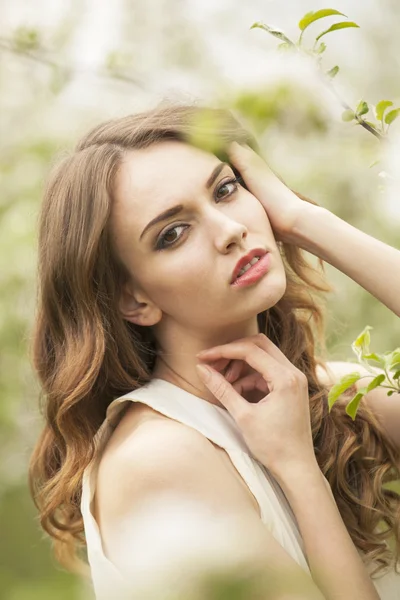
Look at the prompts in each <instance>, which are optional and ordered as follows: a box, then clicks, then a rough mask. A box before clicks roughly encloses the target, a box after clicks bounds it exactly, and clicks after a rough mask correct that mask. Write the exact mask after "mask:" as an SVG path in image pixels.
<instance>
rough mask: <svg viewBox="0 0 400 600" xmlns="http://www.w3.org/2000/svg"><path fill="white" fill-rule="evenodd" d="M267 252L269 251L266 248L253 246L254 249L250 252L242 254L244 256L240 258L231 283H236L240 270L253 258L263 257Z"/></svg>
mask: <svg viewBox="0 0 400 600" xmlns="http://www.w3.org/2000/svg"><path fill="white" fill-rule="evenodd" d="M266 252H267V251H266V250H264V248H253V250H250V252H248V253H247V254H246V255H245V256H242V258H241V259H240V260H238V262H237V264H236V267H235V268H234V269H233V273H232V278H231V283H234V281H235V280H236V278H237V276H238V274H239V271H240V270H241V269H242V268H243V267H245V266H246V265H247V264H248V263H249V262H250V261H251V260H252V259H253V258H255V257H256V256H259V257H262V256H264V254H265V253H266ZM258 262H260V261H258Z"/></svg>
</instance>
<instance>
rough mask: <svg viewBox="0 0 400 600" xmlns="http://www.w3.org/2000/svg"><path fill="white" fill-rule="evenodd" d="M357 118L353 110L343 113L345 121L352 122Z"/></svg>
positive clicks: (349, 109)
mask: <svg viewBox="0 0 400 600" xmlns="http://www.w3.org/2000/svg"><path fill="white" fill-rule="evenodd" d="M355 116H356V115H355V114H354V111H352V110H351V108H348V109H347V110H345V111H344V112H342V120H343V121H352V120H353V119H355Z"/></svg>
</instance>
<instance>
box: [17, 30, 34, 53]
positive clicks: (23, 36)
mask: <svg viewBox="0 0 400 600" xmlns="http://www.w3.org/2000/svg"><path fill="white" fill-rule="evenodd" d="M12 41H13V44H14V47H15V49H16V50H17V52H29V51H31V50H37V49H38V48H39V47H40V34H39V31H38V30H37V29H31V28H29V27H25V26H21V27H18V28H17V29H16V30H15V31H14V34H13V40H12Z"/></svg>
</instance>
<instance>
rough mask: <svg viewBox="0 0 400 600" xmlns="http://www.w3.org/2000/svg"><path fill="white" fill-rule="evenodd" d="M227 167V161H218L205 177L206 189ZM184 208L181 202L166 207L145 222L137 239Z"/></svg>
mask: <svg viewBox="0 0 400 600" xmlns="http://www.w3.org/2000/svg"><path fill="white" fill-rule="evenodd" d="M227 166H228V167H229V166H230V165H229V163H227V162H220V163H219V164H218V165H217V166H216V167H215V169H214V170H213V172H212V173H211V175H210V177H209V178H208V179H207V181H206V184H205V187H206V189H209V188H210V187H211V186H212V184H213V183H214V182H215V180H216V179H217V177H218V175H219V174H220V173H221V171H222V169H223V168H224V167H227ZM183 210H184V206H183V204H177V205H176V206H172V207H171V208H168V209H167V210H164V212H162V213H160V214H159V215H158V216H157V217H155V218H154V219H152V220H151V221H150V223H147V225H146V227H145V228H144V229H143V231H142V233H141V235H140V238H139V241H141V239H142V237H143V236H144V234H145V233H146V232H147V231H148V230H149V229H151V228H152V227H153V226H154V225H156V224H157V223H160V222H161V221H166V220H167V219H170V218H171V217H175V215H178V214H179V213H181V212H182V211H183Z"/></svg>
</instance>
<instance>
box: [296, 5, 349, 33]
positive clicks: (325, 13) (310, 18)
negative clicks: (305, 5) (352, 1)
mask: <svg viewBox="0 0 400 600" xmlns="http://www.w3.org/2000/svg"><path fill="white" fill-rule="evenodd" d="M331 15H340V16H342V17H346V15H344V14H343V13H341V12H339V11H338V10H335V9H334V8H322V9H321V10H317V11H315V12H314V11H311V12H308V13H307V14H305V15H304V17H303V18H302V19H301V20H300V21H299V29H301V31H304V30H305V29H306V28H307V27H308V26H309V25H311V23H314V21H317V20H318V19H322V18H324V17H330V16H331Z"/></svg>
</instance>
